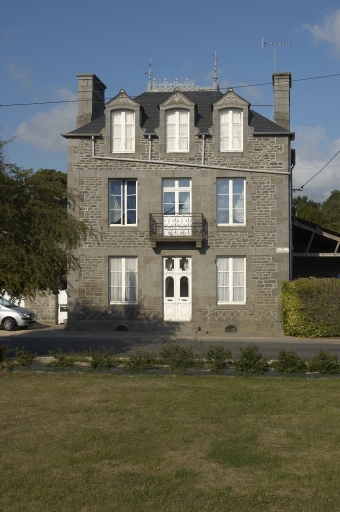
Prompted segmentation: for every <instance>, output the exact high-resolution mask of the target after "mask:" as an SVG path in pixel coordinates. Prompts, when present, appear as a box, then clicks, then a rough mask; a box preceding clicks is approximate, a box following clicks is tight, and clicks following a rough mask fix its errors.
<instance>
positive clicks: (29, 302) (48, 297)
mask: <svg viewBox="0 0 340 512" xmlns="http://www.w3.org/2000/svg"><path fill="white" fill-rule="evenodd" d="M25 308H27V309H30V310H31V311H33V312H34V313H35V315H36V317H37V322H39V323H40V324H44V325H56V324H57V323H58V295H55V294H53V293H48V292H46V294H45V295H43V294H41V293H37V294H36V296H35V298H28V299H25Z"/></svg>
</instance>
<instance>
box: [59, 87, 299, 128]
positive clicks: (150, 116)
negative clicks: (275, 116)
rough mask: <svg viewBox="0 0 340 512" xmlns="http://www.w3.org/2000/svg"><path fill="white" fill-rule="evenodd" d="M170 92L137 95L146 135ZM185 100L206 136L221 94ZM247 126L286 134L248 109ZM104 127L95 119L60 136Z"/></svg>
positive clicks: (201, 94) (193, 94) (203, 93)
mask: <svg viewBox="0 0 340 512" xmlns="http://www.w3.org/2000/svg"><path fill="white" fill-rule="evenodd" d="M171 94H173V93H171V92H144V93H143V94H140V95H139V96H137V97H136V98H134V99H135V101H136V102H137V103H139V104H140V105H141V106H142V115H141V127H142V128H144V129H145V131H146V132H148V133H152V132H154V131H155V129H156V128H158V126H159V107H158V106H159V105H160V103H162V102H163V101H164V100H166V99H167V98H168V97H169V96H171ZM182 94H184V95H185V96H186V97H187V98H189V99H190V100H191V101H193V102H194V103H195V104H196V113H195V117H196V119H195V125H196V126H197V128H198V129H199V132H201V133H206V132H207V131H208V130H209V128H210V127H211V126H212V124H213V123H212V105H213V103H215V101H217V100H218V99H219V98H221V96H223V93H222V92H221V91H190V92H183V93H182ZM249 125H250V126H251V127H252V128H253V129H254V133H268V134H270V133H282V134H284V133H287V134H288V133H290V132H289V131H288V130H286V129H285V128H282V127H281V126H279V125H278V124H276V123H274V122H273V121H270V119H267V118H266V117H264V116H261V114H258V113H257V112H255V111H254V110H252V109H250V110H249ZM104 126H105V115H103V116H100V117H98V118H97V119H95V120H94V121H91V122H90V123H88V124H85V125H84V126H81V127H80V128H77V129H76V130H73V131H72V132H69V133H67V134H63V136H66V137H67V136H70V137H77V136H79V137H85V136H91V135H100V133H101V131H102V129H103V128H104Z"/></svg>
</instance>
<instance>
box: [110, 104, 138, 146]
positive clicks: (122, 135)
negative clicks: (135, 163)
mask: <svg viewBox="0 0 340 512" xmlns="http://www.w3.org/2000/svg"><path fill="white" fill-rule="evenodd" d="M111 148H112V149H111V150H112V153H124V152H130V153H131V152H133V151H135V112H134V111H133V110H113V111H112V112H111Z"/></svg>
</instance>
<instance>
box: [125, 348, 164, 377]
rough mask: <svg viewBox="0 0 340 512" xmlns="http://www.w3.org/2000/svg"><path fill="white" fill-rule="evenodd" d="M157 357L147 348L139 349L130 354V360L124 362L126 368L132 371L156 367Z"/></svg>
mask: <svg viewBox="0 0 340 512" xmlns="http://www.w3.org/2000/svg"><path fill="white" fill-rule="evenodd" d="M155 364H156V359H155V357H154V356H153V355H152V354H151V352H148V351H146V350H138V352H136V353H135V354H130V355H129V360H128V361H127V362H126V363H125V364H124V368H125V370H129V371H132V372H137V371H145V370H149V369H152V368H154V367H155Z"/></svg>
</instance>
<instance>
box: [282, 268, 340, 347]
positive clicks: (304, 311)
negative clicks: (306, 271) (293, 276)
mask: <svg viewBox="0 0 340 512" xmlns="http://www.w3.org/2000/svg"><path fill="white" fill-rule="evenodd" d="M282 323H283V330H284V333H285V334H288V335H290V336H299V337H309V338H316V337H318V336H322V337H324V336H340V279H335V278H330V279H328V278H327V279H317V278H314V277H311V278H306V279H297V280H296V281H290V282H283V283H282Z"/></svg>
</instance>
